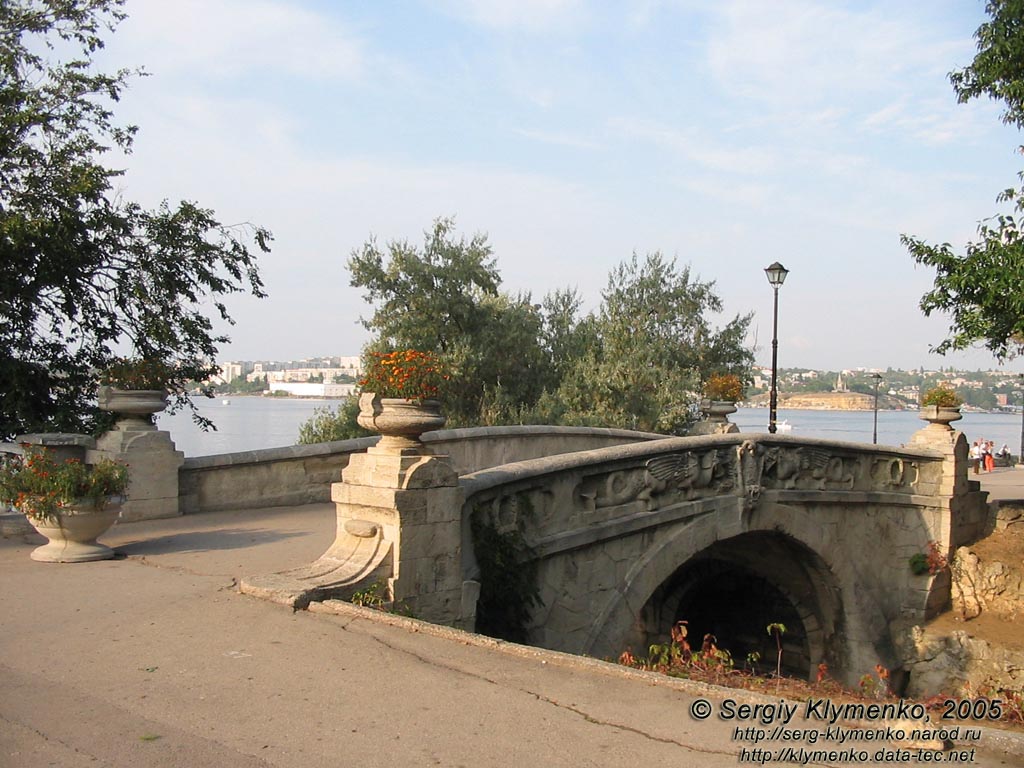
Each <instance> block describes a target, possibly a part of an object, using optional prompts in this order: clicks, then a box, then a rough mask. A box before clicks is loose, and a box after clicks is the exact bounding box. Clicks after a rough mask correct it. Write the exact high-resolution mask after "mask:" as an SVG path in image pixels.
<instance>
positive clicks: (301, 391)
mask: <svg viewBox="0 0 1024 768" xmlns="http://www.w3.org/2000/svg"><path fill="white" fill-rule="evenodd" d="M269 386H270V392H271V394H273V393H274V392H285V393H287V394H289V395H291V396H293V397H348V396H349V395H351V394H353V393H354V392H355V391H356V385H355V384H319V383H316V382H308V381H272V382H270V385H269Z"/></svg>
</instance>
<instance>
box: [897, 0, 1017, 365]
mask: <svg viewBox="0 0 1024 768" xmlns="http://www.w3.org/2000/svg"><path fill="white" fill-rule="evenodd" d="M985 10H986V13H988V15H989V20H988V21H986V22H985V23H984V24H982V25H981V26H980V27H979V28H978V30H977V32H976V33H975V39H976V40H977V43H978V53H977V55H976V56H975V58H974V60H973V62H972V63H971V64H970V65H969V66H967V67H965V68H964V69H962V70H959V71H957V72H953V73H951V74H950V81H951V83H952V84H953V88H954V90H955V91H956V94H957V97H958V99H959V100H960V102H961V103H963V102H967V101H970V100H971V99H974V98H978V97H980V96H988V97H989V98H991V99H994V100H997V101H1002V102H1003V104H1004V107H1005V109H1004V111H1003V115H1002V119H1003V122H1005V123H1008V124H1011V125H1016V126H1017V127H1018V128H1021V127H1024V2H1022V0H989V2H988V3H987V4H986V6H985ZM1018 178H1020V179H1021V180H1022V181H1024V175H1022V174H1018ZM997 202H1000V203H1007V204H1009V206H1010V209H1011V212H1010V213H1008V214H999V215H996V216H993V217H991V218H989V219H987V220H985V221H983V222H981V224H980V225H979V226H978V239H977V240H976V241H975V242H971V243H968V245H967V247H966V250H965V252H964V253H963V254H958V253H956V252H954V250H953V248H952V247H951V246H950V244H949V243H943V244H941V245H930V244H928V243H926V242H925V241H923V240H922V239H920V238H917V237H912V236H908V235H902V236H901V238H900V239H901V241H902V243H903V244H904V246H906V247H907V249H908V250H909V252H910V255H911V256H912V257H913V258H914V260H915V261H917V262H918V263H919V264H924V265H925V266H928V267H932V268H934V269H935V271H936V276H935V280H934V285H933V288H932V290H930V291H928V292H927V293H925V294H924V296H922V297H921V302H920V306H921V310H922V311H923V312H924V314H925V315H926V316H927V315H931V313H932V312H934V311H936V310H937V311H940V312H944V313H947V314H949V315H950V316H951V322H950V328H949V335H948V336H947V337H946V338H945V339H944V340H943V341H942V342H941V343H939V344H938V345H936V347H935V351H936V352H939V353H945V352H948V351H951V350H961V349H966V348H968V347H970V346H972V345H974V344H978V343H981V344H983V345H984V346H985V347H986V348H987V349H988V350H989V351H991V352H992V353H993V354H994V355H995V356H996V357H997V358H999V359H1000V360H1002V359H1005V358H1007V357H1011V356H1014V355H1016V354H1018V353H1020V351H1021V350H1022V349H1024V290H1022V289H1021V286H1022V285H1024V240H1022V238H1021V215H1022V213H1024V187H1022V188H1009V189H1006V190H1004V191H1003V192H1001V193H1000V194H999V195H998V197H997Z"/></svg>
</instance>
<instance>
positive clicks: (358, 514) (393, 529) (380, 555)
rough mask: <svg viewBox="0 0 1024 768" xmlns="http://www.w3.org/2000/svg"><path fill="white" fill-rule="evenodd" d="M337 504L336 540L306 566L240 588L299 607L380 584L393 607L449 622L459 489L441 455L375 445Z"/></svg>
mask: <svg viewBox="0 0 1024 768" xmlns="http://www.w3.org/2000/svg"><path fill="white" fill-rule="evenodd" d="M331 498H332V499H333V500H334V502H335V504H336V506H337V517H338V528H337V534H336V538H335V541H334V543H333V544H332V545H331V547H330V549H328V550H327V552H325V553H324V554H323V555H322V556H321V557H320V558H318V559H317V560H316V561H314V562H313V563H311V564H310V565H308V566H303V567H301V568H295V569H292V570H289V571H283V572H281V573H276V574H270V575H266V576H253V577H247V578H245V579H243V580H242V583H241V590H242V592H244V593H246V594H250V595H254V596H257V597H262V598H265V599H268V600H273V601H275V602H280V603H284V604H286V605H290V606H292V607H293V608H304V607H305V606H307V605H308V604H309V603H310V602H313V601H321V600H326V599H330V598H337V599H342V600H348V599H351V598H352V596H353V595H354V594H355V593H356V592H358V591H365V590H367V589H369V588H370V587H372V586H373V585H374V584H379V585H381V586H384V587H386V589H385V590H384V591H385V592H386V595H387V599H388V600H389V602H391V603H392V605H393V608H394V609H395V610H396V611H408V612H409V613H411V614H412V615H413V616H415V617H417V618H420V619H424V620H426V621H431V622H435V623H439V624H455V623H456V622H457V620H458V618H459V613H460V604H461V599H462V582H461V571H460V558H461V490H460V489H459V487H458V478H457V476H456V474H455V472H454V471H453V470H452V467H451V464H450V463H449V462H448V459H447V457H444V456H433V455H431V454H429V453H428V451H427V449H426V447H425V446H423V445H422V444H417V445H416V446H414V447H409V448H394V447H387V446H384V447H382V446H376V447H373V448H370V449H369V450H368V451H367V452H366V453H365V454H357V455H354V456H352V458H351V459H350V461H349V464H348V466H347V467H346V468H345V469H344V471H343V472H342V482H340V483H334V484H333V485H332V486H331Z"/></svg>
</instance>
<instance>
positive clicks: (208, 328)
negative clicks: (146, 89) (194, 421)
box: [0, 0, 271, 437]
mask: <svg viewBox="0 0 1024 768" xmlns="http://www.w3.org/2000/svg"><path fill="white" fill-rule="evenodd" d="M121 6H122V0H4V1H3V2H0V104H2V105H3V109H2V110H0V262H2V263H3V265H4V268H3V270H2V272H0V435H2V436H4V437H10V436H12V435H14V434H16V433H19V432H25V431H36V430H70V431H83V430H84V431H89V430H90V429H91V428H92V427H93V426H94V425H95V419H96V416H97V411H96V408H95V405H94V403H93V396H94V393H95V386H96V382H97V377H98V375H99V373H100V372H101V371H102V369H103V368H104V367H105V365H106V364H107V363H109V362H110V361H111V359H112V358H113V357H114V356H115V354H117V353H123V352H124V350H125V349H126V348H130V349H131V354H132V355H133V356H137V357H141V358H146V359H152V360H159V361H162V362H164V363H167V364H169V365H170V366H171V367H172V368H173V370H174V372H175V373H174V375H173V376H172V380H171V381H169V382H168V384H169V388H170V389H171V390H172V391H173V392H174V393H175V395H176V400H175V403H176V404H177V405H178V406H180V405H183V404H190V401H188V400H187V398H186V396H185V386H186V384H187V383H188V382H189V381H191V380H195V381H202V380H204V379H206V378H207V377H208V376H209V375H210V374H212V373H214V372H215V371H216V367H215V366H214V365H213V364H212V363H211V362H210V361H211V360H212V359H213V356H214V354H215V353H216V351H217V346H218V345H219V344H221V343H223V342H225V341H226V340H227V338H226V337H225V336H223V335H220V334H217V333H215V331H214V326H213V321H212V320H211V319H210V318H209V317H208V312H209V308H208V304H212V307H213V309H214V310H215V312H216V314H217V315H218V316H219V318H220V319H221V320H222V321H226V322H230V321H231V319H230V316H229V315H228V312H227V309H226V307H225V305H224V304H223V302H222V301H221V300H220V297H221V296H223V295H225V294H230V293H234V292H238V291H245V290H248V291H250V292H251V293H253V294H254V295H256V296H263V291H262V287H263V286H262V283H261V281H260V278H259V274H258V271H257V267H256V261H255V256H254V254H253V253H252V252H250V250H249V247H250V244H252V243H254V244H255V246H256V248H258V249H259V250H261V251H267V250H268V243H269V241H270V239H271V238H270V233H269V232H267V231H266V230H264V229H262V228H259V227H252V226H248V225H239V226H225V225H223V224H221V223H220V222H219V221H218V220H217V219H216V217H215V216H214V214H213V212H212V211H209V210H207V209H204V208H202V207H201V206H199V205H197V204H196V203H194V202H182V203H180V204H178V205H176V206H171V205H170V204H168V203H167V202H164V203H163V204H161V205H160V206H158V207H157V208H156V209H155V210H147V209H145V208H143V207H142V206H141V205H139V204H138V203H135V202H132V201H130V200H126V199H124V198H123V196H122V195H121V194H120V192H119V190H118V189H117V186H116V185H117V183H118V179H119V178H120V177H121V175H122V174H123V171H122V170H120V169H117V168H112V167H109V166H108V165H106V164H104V162H103V161H104V160H105V156H106V155H107V154H108V153H110V152H111V150H117V151H119V152H121V153H124V154H127V153H129V152H130V150H131V146H132V141H133V137H134V135H135V133H136V128H135V127H134V126H120V125H117V124H116V123H115V122H114V116H113V112H112V104H113V103H116V102H117V101H118V99H119V97H120V95H121V93H122V91H123V90H124V89H125V88H126V87H127V84H128V81H129V79H130V78H131V76H132V75H133V74H139V73H133V72H131V71H128V70H120V71H117V72H115V73H113V74H106V73H98V72H95V71H94V69H93V64H92V57H93V55H94V54H95V53H96V52H97V51H98V50H99V49H101V48H102V47H103V37H102V36H103V34H104V33H106V32H110V31H112V30H113V29H114V27H115V26H116V24H117V23H118V22H120V21H121V20H122V19H123V18H124V13H123V11H122V10H121Z"/></svg>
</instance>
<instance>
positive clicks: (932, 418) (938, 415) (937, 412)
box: [920, 405, 963, 431]
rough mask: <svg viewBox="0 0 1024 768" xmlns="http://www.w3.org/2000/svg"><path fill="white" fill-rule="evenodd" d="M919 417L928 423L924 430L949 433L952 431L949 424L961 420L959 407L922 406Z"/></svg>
mask: <svg viewBox="0 0 1024 768" xmlns="http://www.w3.org/2000/svg"><path fill="white" fill-rule="evenodd" d="M920 417H921V418H922V419H923V420H924V421H927V422H928V427H926V429H931V428H934V429H941V430H943V431H950V430H952V429H953V428H952V427H951V426H949V425H950V423H951V422H954V421H959V420H960V419H962V418H963V414H962V413H960V406H959V405H955V406H954V405H922V406H921V411H920Z"/></svg>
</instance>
